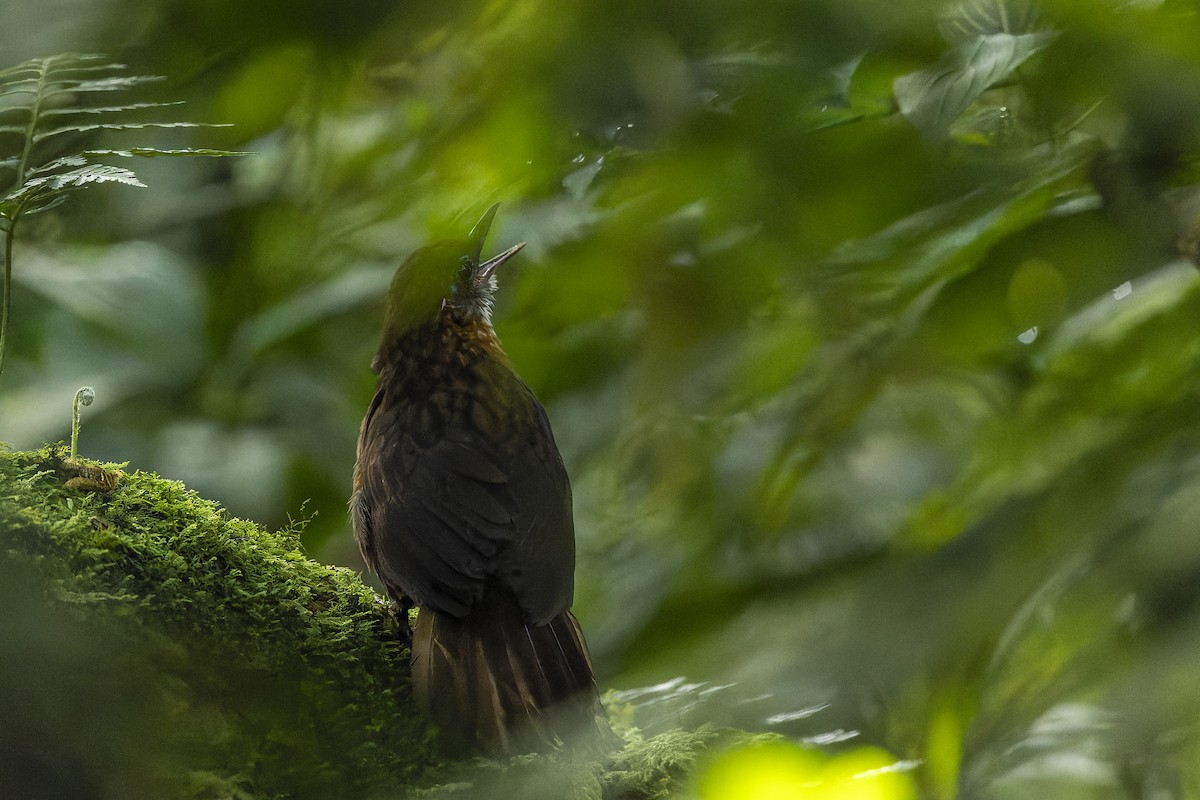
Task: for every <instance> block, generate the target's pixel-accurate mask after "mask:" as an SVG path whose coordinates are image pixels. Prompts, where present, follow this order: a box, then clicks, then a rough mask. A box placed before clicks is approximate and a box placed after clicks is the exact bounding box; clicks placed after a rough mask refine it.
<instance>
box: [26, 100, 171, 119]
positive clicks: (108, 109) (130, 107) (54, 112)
mask: <svg viewBox="0 0 1200 800" xmlns="http://www.w3.org/2000/svg"><path fill="white" fill-rule="evenodd" d="M181 105H183V101H182V100H171V101H168V102H163V103H127V104H126V105H123V106H91V107H88V106H79V107H75V108H51V109H48V110H46V111H43V112H42V116H43V117H56V116H57V117H61V116H64V115H67V114H115V113H118V112H121V111H139V110H141V109H143V108H166V107H167V106H181Z"/></svg>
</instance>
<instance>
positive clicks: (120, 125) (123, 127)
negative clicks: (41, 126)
mask: <svg viewBox="0 0 1200 800" xmlns="http://www.w3.org/2000/svg"><path fill="white" fill-rule="evenodd" d="M227 127H229V124H228V123H225V124H221V123H216V122H212V123H210V122H95V123H92V124H90V125H64V126H62V127H60V128H51V129H50V130H48V131H42V132H41V133H35V134H34V135H33V143H34V144H38V143H40V142H43V141H45V140H46V139H49V138H51V137H54V136H61V135H63V134H64V133H88V132H89V131H100V130H105V131H133V130H141V129H143V128H227Z"/></svg>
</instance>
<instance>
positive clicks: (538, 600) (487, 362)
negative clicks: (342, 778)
mask: <svg viewBox="0 0 1200 800" xmlns="http://www.w3.org/2000/svg"><path fill="white" fill-rule="evenodd" d="M493 213H494V209H493V210H492V211H489V215H485V218H484V220H483V221H481V223H480V226H481V227H483V233H482V235H486V224H485V223H488V222H490V215H491V214H493ZM477 230H479V229H478V228H477ZM482 235H479V236H477V235H475V234H473V235H472V238H471V239H469V240H467V241H466V242H461V243H445V244H442V245H435V246H433V247H431V248H429V249H427V250H425V251H418V253H416V254H414V256H412V257H410V259H409V260H408V261H407V262H405V264H403V265H402V266H401V267H400V268H399V269H398V271H397V276H396V278H395V279H394V280H393V282H392V287H391V289H390V291H389V306H388V314H387V318H386V320H385V325H384V331H385V333H384V339H383V342H382V344H381V345H380V348H379V352H378V354H377V356H376V358H375V361H374V363H373V365H372V366H373V368H374V369H375V371H376V372H377V373H378V375H379V379H378V384H377V388H376V393H375V397H374V399H373V400H372V402H371V405H370V408H369V409H368V411H367V415H366V417H365V419H364V420H363V425H362V429H361V432H360V435H359V443H358V461H357V463H356V465H355V472H354V496H353V498H352V500H351V511H352V519H353V523H354V530H355V537H356V539H357V541H358V544H359V547H360V549H361V551H362V554H363V558H364V560H365V561H366V562H367V564H368V565H369V566H370V567H371V569H372V570H373V571H374V572H375V573H376V574H377V575H379V577H380V579H381V580H382V581H383V584H384V586H385V587H386V588H387V590H388V592H389V594H391V595H392V597H393V598H394V599H395V600H396V601H397V602H399V603H400V605H401V607H402V608H407V607H409V606H410V605H414V604H415V605H417V606H418V607H419V608H420V612H419V615H418V622H417V631H416V637H415V639H414V641H413V650H412V658H413V678H414V688H415V689H416V693H417V695H418V701H419V702H421V703H422V705H424V706H425V707H426V708H427V710H428V711H429V713H430V714H431V716H432V717H433V718H434V719H435V720H436V721H437V722H438V724H439V725H440V727H441V729H442V731H443V733H444V734H445V735H446V737H447V738H448V739H449V740H450V741H451V742H452V743H453V744H455V745H459V746H463V747H466V748H470V749H481V750H484V751H488V752H519V751H521V750H526V749H531V748H533V747H535V746H539V745H542V744H553V743H557V742H559V741H562V740H566V739H570V738H572V731H574V730H575V729H581V728H582V729H590V730H591V731H595V730H606V729H607V727H606V724H605V723H604V722H603V712H602V710H601V709H600V706H599V701H598V697H597V690H596V685H595V681H594V679H593V677H592V669H591V663H590V660H589V657H588V654H587V648H586V646H585V644H584V641H583V636H582V633H581V632H580V630H579V626H578V623H577V622H576V620H575V619H574V617H573V616H572V615H571V614H570V607H571V602H572V594H573V585H574V567H575V538H574V525H573V522H572V517H571V487H570V482H569V480H568V478H567V473H566V469H565V468H564V466H563V463H562V458H561V457H560V456H559V453H558V448H557V446H556V445H555V442H554V435H553V433H552V432H551V430H550V423H549V421H548V420H547V418H546V414H545V411H544V410H543V409H542V406H541V404H540V403H539V402H538V401H537V398H536V397H534V395H533V392H532V391H531V390H530V389H529V387H527V386H526V385H525V384H524V383H523V382H522V381H521V379H520V378H519V377H518V376H517V374H516V373H515V372H514V371H513V368H512V364H511V363H510V362H509V360H508V357H507V356H506V355H505V354H504V352H503V350H502V349H501V347H500V342H499V340H498V339H497V338H496V334H495V332H494V331H493V329H492V326H491V322H490V310H491V296H492V292H493V291H494V288H495V278H494V274H493V270H494V269H495V267H496V266H498V265H499V263H500V262H502V261H503V260H505V259H507V258H508V257H510V256H511V255H512V254H513V253H515V252H516V251H517V250H518V249H519V246H518V247H515V248H512V249H510V250H508V251H506V252H505V253H503V254H501V256H497V257H496V258H494V259H492V260H491V261H489V262H484V263H483V264H480V263H479V262H478V258H479V249H480V247H481V246H482ZM472 250H474V254H473V255H472ZM459 254H462V255H459ZM427 270H440V274H444V275H453V276H454V277H453V283H452V284H451V285H448V286H447V287H446V289H445V292H444V296H443V297H442V298H440V300H438V298H435V297H433V295H432V294H431V293H430V292H429V287H430V285H431V284H430V282H429V280H428V279H429V277H430V273H429V272H428V271H427ZM413 286H416V287H418V288H417V289H416V290H414V291H415V292H417V294H412V293H410V294H405V292H406V291H409V290H410V288H412V287H413ZM420 292H424V293H425V296H424V297H421V296H420V295H419V293H420ZM435 300H437V301H438V302H436V303H435V302H434V301H435Z"/></svg>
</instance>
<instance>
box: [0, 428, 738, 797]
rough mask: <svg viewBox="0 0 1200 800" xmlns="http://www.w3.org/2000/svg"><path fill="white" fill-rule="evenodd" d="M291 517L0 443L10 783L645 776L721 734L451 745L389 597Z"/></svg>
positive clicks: (6, 791)
mask: <svg viewBox="0 0 1200 800" xmlns="http://www.w3.org/2000/svg"><path fill="white" fill-rule="evenodd" d="M118 477H119V480H116V487H115V489H111V491H108V490H109V489H110V488H111V487H112V485H113V483H114V479H116V478H118ZM298 533H299V532H298V530H297V529H296V528H295V527H293V528H290V529H285V530H282V531H279V532H275V533H271V532H268V531H266V530H263V529H262V528H261V527H259V526H257V525H255V524H253V523H250V522H246V521H244V520H240V519H234V518H231V517H229V516H228V515H227V514H226V513H225V511H224V510H223V509H222V508H221V507H220V506H218V505H217V504H215V503H213V502H211V501H207V500H204V499H203V498H201V497H199V496H198V495H197V494H196V493H194V492H192V491H189V490H187V489H186V488H184V487H183V486H182V485H181V484H179V483H177V482H174V481H169V480H164V479H162V478H159V477H158V476H156V475H152V474H148V473H142V472H135V473H131V474H124V473H118V472H116V471H115V467H114V466H113V465H97V464H90V463H79V462H72V461H69V460H65V459H64V451H63V449H62V448H45V449H43V450H41V451H37V452H25V453H0V608H2V611H3V614H2V615H0V675H2V676H4V677H0V717H2V718H3V719H4V720H5V724H4V725H3V726H2V728H0V795H3V796H5V797H8V796H12V797H17V796H49V795H45V794H44V792H45V791H46V789H47V788H48V787H50V788H52V787H54V786H62V787H63V788H64V789H66V788H68V787H69V788H70V789H71V790H72V791H71V792H70V793H71V794H72V796H76V797H80V798H88V797H95V798H110V797H114V798H115V797H135V796H156V797H187V798H246V799H247V800H249V799H250V798H274V797H280V798H282V797H289V798H291V797H322V798H337V797H348V798H349V797H355V798H362V797H400V796H405V795H408V794H410V793H412V792H414V791H415V792H418V793H420V794H422V795H434V796H437V795H442V794H445V793H450V794H453V795H454V796H461V793H466V794H467V795H472V796H473V795H475V794H487V795H495V794H504V795H507V796H510V797H512V796H521V797H527V796H542V795H544V796H547V797H555V798H562V797H571V796H575V797H611V798H618V797H619V798H650V797H662V796H665V795H666V794H667V793H669V792H670V791H671V790H672V789H673V788H678V785H679V782H680V781H681V779H683V778H684V777H685V775H686V773H687V771H688V768H689V767H690V765H691V764H692V763H693V762H694V761H695V759H696V758H697V756H698V754H699V753H701V752H702V751H703V750H704V749H705V748H706V747H708V746H709V745H710V744H711V743H712V742H713V740H715V739H717V738H720V737H719V736H718V734H716V733H715V732H712V731H705V730H702V731H699V732H675V733H671V734H665V735H662V736H659V737H656V738H654V739H650V740H643V739H642V738H640V737H639V736H638V735H637V734H636V732H635V731H627V732H626V740H627V746H626V748H625V750H624V751H622V752H620V753H616V754H614V755H613V756H611V757H610V758H608V759H606V760H605V761H603V762H602V763H596V762H594V761H591V760H589V761H586V763H584V762H580V761H579V760H578V759H577V758H576V757H573V756H571V755H570V754H565V753H560V754H551V755H545V756H528V757H523V758H518V759H513V760H511V761H509V762H504V763H493V762H482V761H479V762H475V763H473V764H470V765H462V764H457V765H456V764H447V763H446V762H445V761H444V760H443V759H441V758H440V757H439V755H438V754H437V753H436V751H435V749H434V748H433V746H432V745H431V743H430V737H429V735H428V731H427V729H426V726H425V725H424V723H423V721H422V720H421V719H420V718H419V717H418V715H417V714H416V713H415V712H414V710H413V707H412V704H411V699H410V694H409V683H408V679H409V676H408V663H407V653H406V652H405V651H404V649H403V648H402V645H401V644H400V641H399V637H398V631H397V627H396V623H395V620H394V618H393V616H392V615H391V612H390V610H389V608H388V607H387V606H386V605H385V604H384V603H383V602H382V601H380V600H379V598H378V597H377V596H376V595H375V594H374V593H373V592H372V591H371V589H370V588H369V587H367V586H365V585H364V584H363V583H362V581H361V580H360V579H359V578H358V576H357V575H356V574H354V573H353V572H352V571H350V570H347V569H343V568H338V567H330V566H326V565H323V564H318V563H317V562H315V561H312V560H311V559H309V558H308V557H307V556H306V555H305V554H304V553H303V551H302V549H301V546H300V541H299V536H298ZM35 786H36V787H40V792H41V794H39V792H34V794H33V795H30V794H29V792H30V791H31V790H32V789H31V787H35ZM514 792H516V794H514ZM51 794H53V792H51Z"/></svg>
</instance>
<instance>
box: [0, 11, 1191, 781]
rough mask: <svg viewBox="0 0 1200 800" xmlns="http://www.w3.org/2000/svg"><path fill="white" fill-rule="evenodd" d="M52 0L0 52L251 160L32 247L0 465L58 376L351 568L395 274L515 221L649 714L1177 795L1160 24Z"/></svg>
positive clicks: (1166, 126) (62, 425)
mask: <svg viewBox="0 0 1200 800" xmlns="http://www.w3.org/2000/svg"><path fill="white" fill-rule="evenodd" d="M46 5H47V4H45V3H42V4H33V3H31V2H28V1H27V0H19V1H18V2H17V3H15V4H13V5H11V6H10V7H6V8H5V10H4V11H3V14H4V16H5V17H6V21H7V22H8V23H9V24H8V25H7V26H6V27H5V28H4V29H3V31H2V32H0V57H3V58H4V60H5V62H6V63H17V62H19V61H20V60H22V59H25V58H32V57H37V56H43V55H46V54H48V53H54V52H63V51H68V50H76V51H84V52H101V51H106V52H111V53H113V54H114V56H115V57H119V58H120V60H122V61H126V62H128V63H130V64H131V65H132V68H133V69H134V70H136V71H138V72H143V73H147V74H150V73H153V74H163V75H167V76H169V77H170V79H171V80H170V81H169V83H170V85H169V86H165V87H162V88H163V90H164V92H169V95H170V97H172V98H175V97H178V98H181V99H186V100H187V101H188V103H189V105H188V108H189V116H190V117H191V118H193V119H198V120H204V121H210V122H221V123H232V124H233V127H230V128H220V129H213V130H199V131H163V132H161V133H162V139H161V140H160V141H156V142H155V146H156V147H162V148H164V149H169V148H175V147H211V148H225V149H237V150H248V151H253V152H254V153H256V155H255V156H253V157H248V158H244V159H237V160H227V161H221V162H216V163H203V162H191V161H189V162H175V163H169V164H163V163H161V162H160V161H158V160H156V161H151V162H148V163H147V169H146V170H143V172H144V173H145V175H144V176H143V177H145V178H146V182H147V183H149V184H151V185H152V186H153V187H155V188H154V189H153V190H151V191H150V192H145V191H143V192H136V193H135V192H123V193H122V192H119V191H117V190H108V189H101V190H100V191H96V192H91V193H89V194H90V196H83V197H80V198H79V199H78V201H77V202H72V203H70V204H67V205H64V206H61V207H59V208H56V209H53V210H52V211H51V212H47V213H45V214H42V215H39V216H38V217H37V218H36V220H37V221H36V224H35V223H34V222H33V221H32V220H31V221H30V224H29V227H28V229H27V230H26V231H25V232H24V234H23V235H28V237H29V238H28V240H27V241H28V242H29V247H30V249H31V250H32V249H33V248H34V247H35V243H36V242H38V241H41V242H44V244H43V245H41V246H40V247H39V248H38V252H37V253H36V254H34V253H32V252H31V254H30V256H29V260H28V261H27V262H25V263H26V264H27V265H28V269H22V270H21V271H20V272H19V273H18V274H17V275H15V276H14V277H15V280H16V285H15V289H14V303H16V304H17V306H18V307H19V312H20V313H19V317H18V318H19V319H20V320H21V321H22V322H21V325H22V329H21V333H20V336H19V337H16V338H14V340H13V345H12V350H11V352H10V354H9V359H10V361H9V365H8V366H7V368H6V371H5V375H4V384H3V387H2V389H0V439H3V440H5V441H9V442H11V443H12V444H14V445H18V446H30V445H36V444H39V443H40V442H42V441H44V440H47V439H55V438H59V437H62V436H64V435H65V433H66V431H67V426H68V425H69V413H68V408H69V403H70V398H71V396H72V393H73V392H74V390H75V388H77V387H78V386H80V385H83V384H88V385H93V386H95V387H96V390H97V402H96V404H95V406H93V408H92V409H91V411H92V412H93V413H92V414H90V415H89V418H88V423H87V428H86V429H85V432H84V435H83V436H82V440H81V444H80V447H81V451H82V452H83V453H85V454H88V455H92V456H99V457H103V458H109V459H113V460H130V461H131V462H132V463H133V464H134V465H136V466H139V467H143V468H150V469H154V470H156V471H158V472H161V473H163V474H167V475H170V476H172V477H175V478H180V479H184V480H186V481H187V482H188V484H189V485H191V486H194V487H195V488H197V489H200V490H201V491H202V492H204V493H205V494H206V495H209V496H213V497H215V498H217V499H219V500H221V501H222V502H223V503H225V504H227V505H228V506H229V507H230V509H231V510H233V511H234V512H235V513H238V514H244V515H248V516H251V517H253V518H256V519H259V520H261V521H263V522H264V523H265V524H267V525H271V526H279V525H282V524H283V521H284V519H285V518H286V515H287V514H288V513H296V511H297V509H299V508H300V507H301V505H302V504H303V502H304V501H305V500H306V499H311V501H310V503H309V505H308V506H307V508H309V509H312V510H314V511H315V512H317V516H316V518H315V519H314V520H313V522H312V524H311V525H309V527H308V528H307V529H306V544H307V546H308V548H309V549H310V551H312V552H314V553H316V554H318V555H319V556H320V557H322V558H324V559H328V560H334V561H342V562H344V563H347V564H354V563H356V561H355V559H356V558H357V556H356V555H355V554H354V553H353V546H352V544H351V543H350V542H351V539H350V536H349V534H348V530H347V525H346V523H345V514H344V508H345V505H344V504H345V498H346V497H347V495H348V493H349V475H350V467H351V464H352V462H353V458H354V449H353V445H354V440H355V433H356V429H357V424H358V420H359V419H360V418H361V414H362V413H363V410H364V409H365V407H366V405H367V403H368V401H369V398H370V394H371V391H372V385H373V376H372V375H371V374H370V372H369V371H368V369H367V364H368V363H369V361H370V357H371V354H372V353H373V350H374V348H375V346H376V338H377V335H378V325H379V319H380V315H381V312H382V309H381V305H380V299H381V297H382V293H383V289H384V287H385V286H386V283H387V281H388V279H389V277H390V274H391V271H392V269H393V268H394V266H395V265H396V263H397V262H398V260H399V259H400V258H401V257H403V255H405V254H406V253H407V252H408V251H409V250H411V249H413V248H415V247H417V246H419V245H421V244H423V243H425V242H427V241H429V240H431V239H434V238H437V237H440V236H444V235H446V234H448V233H462V232H463V231H465V230H466V229H467V228H469V226H470V223H471V221H472V220H473V219H475V218H477V217H478V215H479V213H480V212H481V211H482V209H484V208H486V207H487V206H488V205H490V204H491V203H493V202H497V201H501V202H503V204H504V205H503V207H502V208H501V211H500V214H499V216H498V218H497V224H496V229H495V231H494V232H493V235H492V246H493V247H501V246H506V245H508V244H511V243H513V242H515V241H518V240H527V241H528V242H529V246H528V247H527V248H526V249H525V251H524V252H523V253H522V256H521V258H520V259H519V260H518V262H514V263H512V264H510V265H508V266H506V268H505V275H503V276H502V277H501V297H500V306H499V308H498V310H497V319H496V327H497V329H498V331H499V333H500V336H501V338H502V340H503V341H504V344H505V346H506V348H507V349H508V351H509V353H510V355H511V356H512V357H513V360H514V362H515V363H516V365H517V367H518V369H519V371H520V372H521V374H522V375H523V376H524V377H525V378H526V379H527V381H528V382H529V383H530V384H531V385H532V386H533V387H534V389H535V390H536V391H537V392H538V393H539V394H540V396H541V397H542V398H543V399H544V400H545V401H546V404H547V406H548V410H549V413H550V416H551V419H552V420H553V421H554V424H555V430H556V434H557V438H558V441H559V443H560V446H561V447H562V449H563V451H564V456H565V458H566V460H567V464H568V468H569V470H570V472H571V474H572V477H573V482H574V486H575V496H576V516H577V528H578V536H579V540H580V541H579V545H580V546H579V550H580V552H579V569H578V581H577V583H578V588H577V597H578V603H577V609H578V611H579V616H580V617H581V619H582V621H583V624H584V627H585V630H586V631H587V632H588V637H589V642H590V643H591V644H592V648H593V651H594V656H595V659H596V662H597V666H598V668H599V670H600V672H601V676H602V681H603V682H604V683H606V684H610V685H613V684H615V685H618V686H623V687H632V686H638V685H642V684H650V685H651V686H650V688H648V689H646V690H645V691H644V692H642V693H641V694H639V695H638V696H637V697H635V698H632V699H631V702H632V703H634V705H635V706H636V707H637V709H638V710H637V713H638V715H639V724H641V725H643V726H645V727H646V728H647V730H654V729H655V727H656V726H663V727H672V726H673V725H674V724H675V723H677V722H679V721H681V720H682V721H686V722H695V721H699V720H716V721H721V722H728V723H732V724H737V725H739V726H742V727H745V728H750V729H770V730H774V731H778V732H780V733H783V734H785V735H786V736H788V737H789V738H790V739H792V740H794V741H796V742H800V743H804V744H808V745H810V746H817V747H824V748H828V749H830V750H833V751H838V750H840V749H842V748H854V747H858V746H861V745H877V746H881V747H883V748H886V750H887V751H889V752H890V753H892V754H894V756H895V757H896V758H897V759H898V760H899V762H900V763H907V764H910V765H911V773H912V775H913V779H914V781H915V782H916V784H917V786H918V790H919V792H920V793H921V794H922V795H924V796H930V797H951V796H955V795H961V796H970V797H988V798H1010V797H1022V796H1029V795H1039V796H1055V797H1068V798H1073V797H1080V798H1083V797H1086V798H1109V797H1114V798H1116V797H1143V796H1163V797H1182V796H1193V795H1196V794H1197V793H1200V772H1197V769H1196V766H1195V765H1196V764H1197V763H1200V760H1198V759H1197V758H1196V756H1197V755H1198V751H1200V732H1198V731H1197V729H1196V720H1197V719H1200V685H1197V684H1198V683H1200V678H1197V675H1198V674H1200V673H1197V671H1196V670H1195V669H1194V664H1195V663H1196V659H1197V656H1200V652H1198V648H1200V627H1198V626H1197V613H1198V611H1200V604H1198V602H1197V601H1198V600H1200V537H1198V536H1197V533H1198V531H1197V522H1196V520H1197V519H1200V513H1198V512H1200V509H1198V508H1197V501H1196V499H1195V498H1196V497H1200V461H1197V457H1196V455H1195V454H1196V453H1197V452H1198V451H1200V446H1198V445H1200V404H1197V399H1198V398H1197V377H1198V369H1197V367H1198V362H1200V276H1198V275H1197V274H1196V269H1195V266H1194V263H1193V262H1194V259H1195V258H1196V256H1197V249H1198V245H1200V222H1198V220H1200V192H1198V191H1197V182H1198V175H1197V172H1198V168H1200V164H1198V162H1197V154H1198V153H1200V141H1198V138H1200V50H1198V49H1197V48H1196V46H1195V43H1196V42H1197V41H1200V18H1198V17H1197V12H1196V8H1195V6H1194V4H1192V3H1188V2H1182V0H1143V1H1139V2H1134V1H1132V0H1130V1H1128V2H1127V1H1125V0H1100V1H1099V2H1086V3H1084V2H1077V1H1076V0H1047V1H1046V2H1044V3H1032V2H1025V1H1024V0H1014V2H1003V1H1002V0H964V1H963V2H960V3H954V2H937V3H934V2H924V1H922V0H901V2H894V3H887V4H884V3H878V2H872V1H871V0H842V1H841V2H832V0H821V1H819V2H805V3H795V2H777V1H776V0H756V1H755V2H753V3H748V4H741V5H739V6H738V9H737V13H736V14H731V13H730V8H729V6H728V4H725V3H720V2H716V0H692V2H688V3H682V2H674V1H673V0H649V1H648V2H639V3H628V2H616V3H583V4H569V5H565V6H564V5H562V4H551V3H548V2H545V1H544V0H514V1H512V2H499V1H498V0H497V1H496V2H484V1H483V0H479V1H478V2H467V1H466V0H456V2H452V3H448V4H436V5H434V4H425V5H417V4H408V3H398V4H389V5H384V4H375V3H366V2H353V3H349V4H338V5H336V6H334V5H329V4H325V3H319V2H316V1H315V0H305V2H300V3H288V4H284V3H280V2H266V3H257V4H243V3H231V2H211V3H200V4H197V3H193V2H184V0H88V2H86V3H84V2H82V0H52V2H51V3H50V5H52V6H54V7H56V8H59V9H60V11H62V12H63V13H60V14H57V15H48V14H46V10H45V9H46ZM68 12H69V13H68ZM147 91H148V94H147V97H146V98H144V99H145V100H146V101H151V100H155V99H157V97H156V95H154V94H153V91H151V90H150V89H148V90H147ZM100 133H103V132H100ZM87 146H88V147H89V148H94V149H102V148H105V147H107V146H108V145H107V142H106V141H105V139H104V136H103V135H99V136H98V137H97V139H96V141H95V142H90V143H89V144H88V145H87ZM681 675H682V676H687V678H688V679H690V680H691V681H694V682H693V683H689V682H688V680H684V679H679V680H673V679H674V678H676V677H677V676H681ZM830 757H831V758H832V757H834V756H830Z"/></svg>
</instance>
